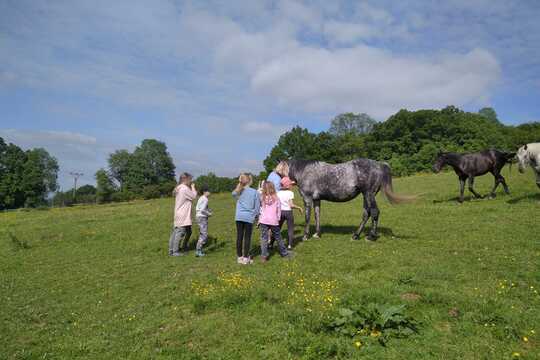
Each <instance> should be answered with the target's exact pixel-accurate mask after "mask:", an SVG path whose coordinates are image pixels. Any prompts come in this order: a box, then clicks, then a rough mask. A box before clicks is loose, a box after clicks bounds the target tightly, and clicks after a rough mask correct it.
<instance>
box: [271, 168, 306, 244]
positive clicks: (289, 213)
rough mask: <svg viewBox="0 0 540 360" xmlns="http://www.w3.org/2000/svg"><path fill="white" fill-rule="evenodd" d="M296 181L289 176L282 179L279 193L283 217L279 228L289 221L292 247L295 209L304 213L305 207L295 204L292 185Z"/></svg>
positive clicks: (288, 226)
mask: <svg viewBox="0 0 540 360" xmlns="http://www.w3.org/2000/svg"><path fill="white" fill-rule="evenodd" d="M294 184H295V183H294V181H292V180H291V179H289V178H288V177H284V178H282V179H281V190H279V191H278V193H277V195H278V197H279V201H280V202H281V219H280V220H279V229H280V230H281V226H283V223H284V222H285V221H287V231H288V235H289V246H288V248H289V249H291V248H292V246H293V243H294V215H293V209H297V210H299V211H300V213H303V211H304V210H303V209H302V208H301V207H300V206H297V205H295V204H294V201H293V200H294V192H293V191H292V187H293V186H294Z"/></svg>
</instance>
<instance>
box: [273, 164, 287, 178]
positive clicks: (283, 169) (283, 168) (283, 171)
mask: <svg viewBox="0 0 540 360" xmlns="http://www.w3.org/2000/svg"><path fill="white" fill-rule="evenodd" d="M274 171H275V172H277V173H278V174H279V175H281V176H282V177H285V176H289V164H287V162H286V161H280V162H279V164H277V166H276V168H275V169H274Z"/></svg>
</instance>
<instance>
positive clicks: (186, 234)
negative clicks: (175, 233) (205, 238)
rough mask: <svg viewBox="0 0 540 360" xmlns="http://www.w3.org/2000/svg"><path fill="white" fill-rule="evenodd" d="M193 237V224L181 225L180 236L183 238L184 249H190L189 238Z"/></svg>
mask: <svg viewBox="0 0 540 360" xmlns="http://www.w3.org/2000/svg"><path fill="white" fill-rule="evenodd" d="M190 237H191V226H182V227H180V238H181V239H182V251H188V243H189V238H190Z"/></svg>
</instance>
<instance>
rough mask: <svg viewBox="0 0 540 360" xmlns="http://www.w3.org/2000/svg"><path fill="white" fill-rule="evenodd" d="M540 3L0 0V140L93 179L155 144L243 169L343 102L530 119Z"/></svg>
mask: <svg viewBox="0 0 540 360" xmlns="http://www.w3.org/2000/svg"><path fill="white" fill-rule="evenodd" d="M539 18H540V2H539V1H537V0H529V1H528V0H446V1H444V2H442V1H441V2H439V1H419V0H413V1H390V0H377V1H327V0H313V1H300V0H282V1H279V0H276V1H255V0H253V1H251V0H250V1H248V0H245V1H238V0H227V1H218V0H215V1H212V0H209V1H175V0H153V1H146V0H144V1H139V0H129V1H128V0H115V1H109V0H107V1H102V0H95V1H78V0H68V1H55V0H50V1H34V0H28V1H27V0H0V109H1V112H0V137H3V138H4V139H5V140H7V141H9V142H13V143H15V144H17V145H19V146H21V147H22V148H24V149H28V148H34V147H44V148H45V149H47V150H48V151H49V153H51V154H52V155H53V156H55V157H56V158H57V159H58V161H59V165H60V172H59V183H60V185H61V187H62V188H63V189H64V190H65V189H68V188H70V187H71V186H72V178H71V177H70V175H69V173H70V172H73V171H76V172H82V173H84V176H83V177H82V178H81V179H80V183H81V184H86V183H90V184H93V183H95V179H94V174H95V172H96V171H97V170H98V169H99V168H101V167H106V166H107V157H108V155H109V154H110V153H111V152H113V151H115V150H118V149H128V150H130V151H132V150H133V149H134V148H135V147H136V146H137V145H138V144H140V142H141V141H142V140H143V139H145V138H154V139H158V140H161V141H164V142H165V143H166V144H167V146H168V149H169V152H170V154H171V156H172V158H173V160H174V163H175V165H176V167H177V173H179V172H183V171H188V172H191V173H193V174H195V175H199V174H205V173H207V172H209V171H212V172H215V173H216V174H218V175H223V176H235V175H237V174H238V173H239V172H241V171H252V172H258V171H260V170H261V169H262V160H263V159H264V158H265V157H266V155H267V154H268V153H269V151H270V149H271V148H272V146H273V145H274V144H275V143H276V142H277V139H278V138H279V135H280V134H282V133H283V132H284V131H286V130H287V129H290V128H291V127H293V126H296V125H299V126H302V127H306V128H308V129H309V130H311V131H315V132H318V131H323V130H326V129H328V127H329V124H330V121H331V119H332V118H333V117H334V116H336V115H337V114H340V113H343V112H355V113H367V114H369V115H371V116H372V117H374V118H375V119H376V120H378V121H384V120H385V119H387V118H388V117H389V116H390V115H392V114H394V113H395V112H397V111H398V110H400V109H409V110H417V109H425V108H429V109H438V108H442V107H445V106H447V105H455V106H458V107H460V108H462V109H464V110H467V111H478V110H479V109H480V108H482V107H485V106H490V107H493V108H494V109H495V110H496V111H497V113H498V115H499V119H500V120H502V121H503V122H504V123H506V124H520V123H525V122H531V121H540V107H539V100H540V21H538V19H539Z"/></svg>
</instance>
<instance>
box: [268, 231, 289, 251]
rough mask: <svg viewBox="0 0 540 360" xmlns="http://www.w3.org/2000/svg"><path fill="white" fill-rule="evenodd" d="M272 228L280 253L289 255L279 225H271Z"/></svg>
mask: <svg viewBox="0 0 540 360" xmlns="http://www.w3.org/2000/svg"><path fill="white" fill-rule="evenodd" d="M270 229H271V230H272V235H274V238H275V239H276V241H277V243H278V250H279V254H280V255H281V256H287V254H288V252H287V248H286V247H285V244H284V243H283V238H282V237H281V234H280V232H279V226H277V225H275V226H271V227H270Z"/></svg>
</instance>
